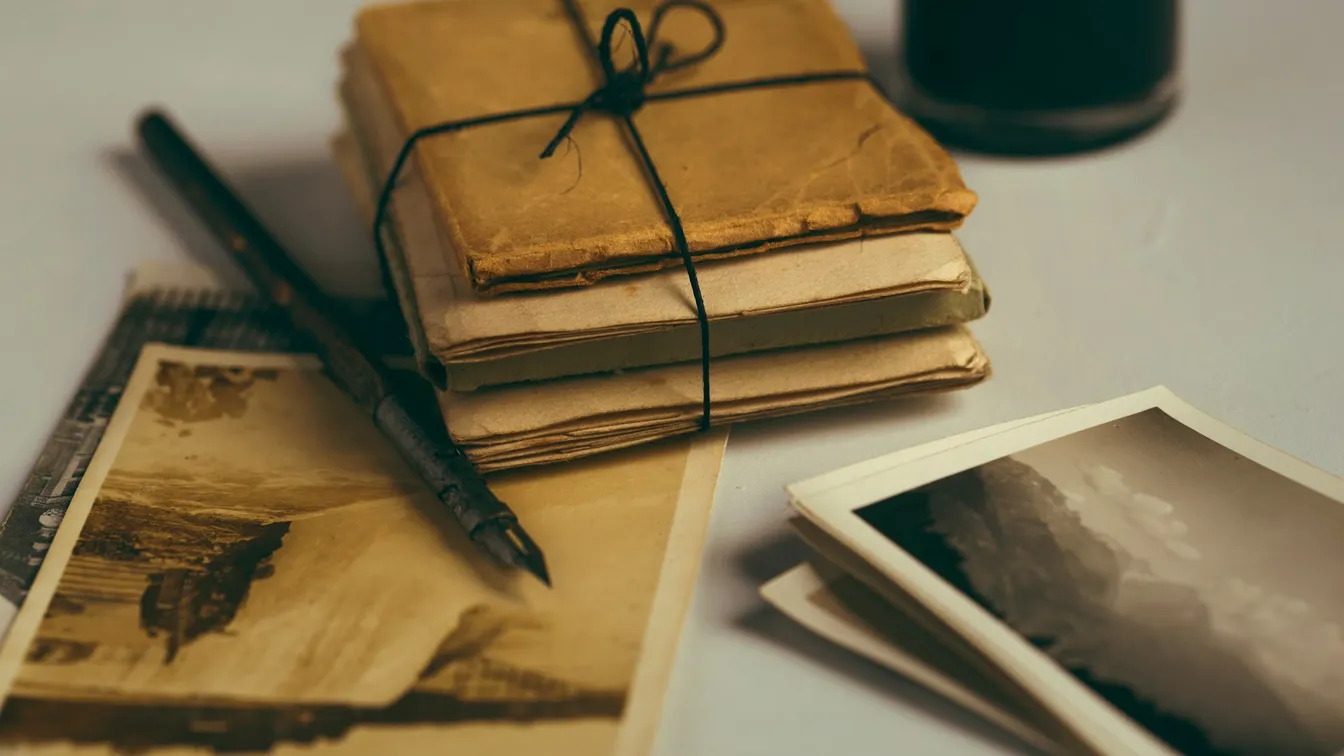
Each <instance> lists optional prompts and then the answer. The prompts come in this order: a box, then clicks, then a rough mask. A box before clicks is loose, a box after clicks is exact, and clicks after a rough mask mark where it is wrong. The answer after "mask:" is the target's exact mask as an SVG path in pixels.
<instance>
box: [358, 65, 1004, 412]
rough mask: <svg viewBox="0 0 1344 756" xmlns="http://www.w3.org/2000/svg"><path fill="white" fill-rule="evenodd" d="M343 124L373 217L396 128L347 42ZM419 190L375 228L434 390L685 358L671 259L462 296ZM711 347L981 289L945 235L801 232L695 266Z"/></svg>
mask: <svg viewBox="0 0 1344 756" xmlns="http://www.w3.org/2000/svg"><path fill="white" fill-rule="evenodd" d="M342 60H343V64H344V71H345V73H344V77H343V81H342V86H341V100H342V104H343V107H344V109H345V113H346V120H347V123H348V129H349V130H348V132H347V133H344V134H342V135H340V136H338V137H337V139H336V140H334V152H335V154H336V157H337V162H338V163H339V164H340V165H341V166H342V168H343V170H344V173H345V175H346V179H347V182H348V183H349V184H350V186H351V191H352V193H353V194H354V195H355V197H356V199H357V201H358V202H359V204H360V205H361V206H362V207H363V209H364V211H365V213H366V215H367V218H368V219H369V221H370V223H372V220H373V215H374V196H375V195H376V194H377V192H378V191H379V188H380V187H381V182H382V181H384V180H385V179H386V177H387V175H388V173H389V171H390V170H391V167H392V165H393V160H394V157H395V155H396V154H397V151H398V150H399V149H400V147H401V145H402V143H403V142H404V139H405V137H404V136H403V135H401V134H400V132H399V131H398V129H397V128H396V125H395V123H394V122H393V120H392V115H391V113H390V112H389V105H388V102H387V98H386V96H385V95H384V94H383V93H382V92H381V91H380V88H379V87H378V85H377V82H376V80H375V77H374V75H373V73H372V72H371V71H370V66H369V63H368V60H367V55H366V54H365V53H364V52H363V51H362V50H360V49H359V48H358V47H355V46H351V47H348V48H347V49H346V50H345V52H344V54H343V55H342ZM431 194H432V192H430V190H429V187H428V186H427V184H426V183H425V180H424V178H423V176H422V174H421V173H420V172H419V171H418V170H417V169H416V167H415V165H414V164H412V165H410V166H408V168H407V169H406V170H405V171H404V172H403V174H402V177H401V178H400V180H399V182H398V190H397V191H396V192H395V193H394V194H393V195H392V205H391V207H392V208H393V214H392V217H391V222H389V223H388V224H387V226H386V227H385V228H384V233H383V237H382V238H383V242H384V248H385V250H386V252H387V257H388V264H389V267H390V269H391V273H392V276H393V281H394V283H395V285H396V289H397V291H398V295H399V297H400V298H401V299H402V306H403V311H404V313H405V314H406V317H407V320H408V321H409V323H410V324H411V329H412V335H413V337H414V338H415V342H416V347H417V353H418V356H419V359H420V362H421V364H422V369H424V370H425V371H426V372H427V373H429V374H435V373H441V374H442V385H443V387H445V388H451V389H454V390H471V389H474V388H477V387H479V386H482V385H493V384H499V383H509V382H516V381H522V380H537V379H545V378H555V377H561V376H566V375H574V374H582V373H595V372H604V371H610V370H619V369H627V368H633V367H641V366H645V365H652V364H664V363H672V362H683V361H690V360H694V359H697V358H698V357H699V355H700V341H699V332H698V328H697V326H696V322H695V308H694V307H693V306H692V304H691V303H692V296H691V291H690V285H689V282H688V280H687V276H686V273H685V271H684V270H682V269H678V268H670V269H666V270H662V271H658V272H656V273H653V274H651V275H643V276H631V277H626V278H624V279H622V282H621V285H620V286H619V287H618V288H616V287H611V286H595V287H583V288H578V289H572V288H566V289H560V290H553V291H549V292H545V293H533V294H530V295H527V296H518V295H515V296H501V297H481V296H477V294H476V292H475V291H474V290H473V288H472V286H471V284H470V281H469V280H468V279H466V278H464V277H463V276H462V274H461V272H460V271H458V270H457V269H456V267H455V266H454V265H453V264H452V262H451V261H452V259H453V257H454V254H455V253H454V251H453V248H452V246H451V244H450V243H449V242H448V241H447V240H446V239H445V238H443V234H442V233H441V231H440V228H439V225H438V224H437V223H436V221H435V218H434V214H433V208H432V207H431V202H430V195H431ZM697 270H698V274H699V279H700V286H701V290H702V291H703V292H704V295H705V304H706V308H707V314H708V316H709V317H710V319H711V321H712V323H713V326H712V327H713V338H712V339H711V348H712V353H713V354H714V355H715V356H723V355H728V354H736V353H741V352H747V351H759V350H763V349H776V348H784V347H792V346H803V345H810V344H817V343H823V342H829V341H843V340H847V339H854V338H864V337H868V336H875V335H882V334H889V333H897V332H902V331H909V330H915V329H920V328H931V327H936V326H942V325H948V324H953V323H965V322H969V321H971V320H975V319H977V318H979V317H981V316H982V315H984V314H985V312H986V310H987V308H988V306H989V295H988V293H987V291H986V289H985V286H984V284H983V282H982V281H981V280H980V278H979V276H978V275H977V274H976V271H975V269H974V267H973V266H972V264H971V261H970V259H969V258H968V257H967V255H966V253H965V252H964V250H962V248H961V246H960V244H959V243H958V242H957V240H956V238H955V237H953V236H952V235H951V234H947V233H908V234H901V235H895V236H880V237H869V238H864V239H857V240H852V241H840V242H832V243H811V244H806V245H802V246H795V247H790V248H787V249H784V250H779V251H776V252H772V253H771V254H768V255H751V256H747V257H742V258H734V259H733V260H730V261H722V262H717V263H716V262H704V263H701V264H700V265H698V266H697Z"/></svg>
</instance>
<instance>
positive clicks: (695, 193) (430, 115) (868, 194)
mask: <svg viewBox="0 0 1344 756" xmlns="http://www.w3.org/2000/svg"><path fill="white" fill-rule="evenodd" d="M619 5H621V3H616V2H604V1H599V0H585V2H582V3H579V4H578V11H579V13H580V14H582V16H583V18H584V20H585V21H586V22H587V24H588V25H589V27H590V28H591V30H592V31H593V33H594V35H595V36H596V35H597V34H598V32H600V30H601V26H602V24H603V20H604V18H605V17H606V15H607V14H608V13H609V12H610V11H612V10H613V9H615V8H616V7H618V6H619ZM629 5H630V6H631V7H632V8H633V9H634V10H635V12H636V13H637V14H638V15H639V17H640V18H641V19H642V20H643V23H644V25H645V26H646V27H648V28H650V29H651V26H650V24H651V21H650V19H651V16H652V12H653V8H654V6H655V3H653V2H647V1H646V2H633V3H629ZM714 10H715V11H717V13H718V14H719V15H720V16H721V18H722V22H723V24H724V26H725V27H726V29H727V33H726V36H725V39H724V42H723V45H722V47H721V48H720V49H718V50H717V52H715V53H714V54H713V55H711V56H710V57H708V58H707V59H705V60H703V61H701V62H699V63H697V64H695V65H693V66H689V67H687V68H683V69H680V70H677V71H675V72H671V73H669V74H667V75H666V76H664V77H661V78H659V79H658V80H656V81H655V82H654V83H653V84H652V85H650V87H649V89H648V92H649V93H650V94H652V93H656V92H658V91H667V90H673V89H686V88H692V87H702V86H707V85H712V84H723V83H728V82H736V81H742V80H747V79H753V78H760V77H771V76H797V75H802V74H813V73H819V72H834V71H842V70H847V71H862V70H863V69H864V62H863V57H862V55H861V54H860V52H859V50H858V48H857V46H856V45H855V44H854V42H853V40H852V39H851V38H850V36H849V33H848V30H847V29H846V28H845V26H844V24H843V23H842V22H841V20H840V19H839V18H838V17H837V16H836V15H835V13H834V12H833V11H832V10H831V8H830V7H829V5H828V4H827V3H826V2H825V0H770V1H769V2H720V3H715V4H714ZM711 40H712V27H711V25H710V23H709V21H708V19H706V18H705V17H704V16H703V15H702V14H701V13H698V12H696V11H695V9H694V8H684V7H683V8H673V9H672V10H671V12H669V13H667V15H666V16H664V17H663V21H662V23H661V25H660V26H659V28H658V29H657V40H656V44H657V45H659V46H661V45H663V44H671V45H672V46H673V48H674V50H675V52H676V53H677V54H678V55H679V56H685V55H689V54H692V53H694V51H697V50H701V49H704V48H705V47H706V46H707V45H708V44H710V42H711ZM356 41H357V44H358V46H359V47H360V48H361V49H362V50H363V51H364V52H365V53H366V54H367V56H368V60H369V65H370V68H371V71H372V73H373V75H374V76H375V77H376V80H377V83H378V86H379V87H380V88H381V89H382V90H383V91H384V92H385V93H386V95H387V98H388V100H389V105H390V109H389V114H390V116H391V118H392V119H393V121H394V123H395V124H396V129H397V133H396V136H397V137H399V139H400V140H404V139H406V138H407V137H409V136H410V134H411V133H412V132H414V131H415V130H417V129H419V128H422V127H425V126H429V125H432V124H436V123H441V122H444V121H450V120H460V119H466V118H472V117H479V116H488V115H494V114H498V113H501V112H505V111H511V110H517V109H523V108H533V107H543V106H549V105H554V104H557V103H565V102H579V101H581V100H583V99H584V98H586V97H587V96H588V95H589V94H590V93H591V92H592V91H593V90H594V88H595V87H596V86H598V85H599V84H600V83H601V79H600V76H599V72H598V70H597V69H596V66H595V64H594V62H593V61H592V60H591V56H590V54H589V51H587V50H585V49H584V42H583V41H582V37H581V36H580V35H579V33H578V29H577V28H576V26H575V24H574V23H573V21H571V19H570V18H569V17H568V16H567V15H566V12H565V6H564V5H563V4H562V3H561V2H559V0H503V1H501V0H457V1H456V2H412V3H398V4H393V5H378V6H373V7H369V8H366V9H365V10H364V11H363V12H362V13H361V14H360V15H359V17H358V19H357V22H356ZM618 43H619V40H618ZM617 52H618V54H623V57H620V60H621V63H619V64H618V65H624V61H625V60H626V59H628V58H630V57H631V55H632V50H631V49H629V45H628V43H627V48H626V49H624V50H619V49H618V50H617ZM655 52H656V50H655ZM565 118H566V114H565V113H557V114H554V115H549V116H539V117H532V118H525V119H522V120H516V121H508V122H498V123H492V124H490V125H488V126H485V127H480V128H472V129H467V130H464V131H461V132H456V133H453V134H451V135H445V136H443V137H441V138H435V139H432V140H428V141H426V142H425V143H424V144H423V145H422V146H421V148H420V149H419V150H418V151H417V153H416V158H415V161H416V163H417V167H418V168H419V170H420V172H421V174H422V175H423V176H424V180H425V183H426V185H427V186H428V187H429V188H430V192H429V196H430V198H431V200H432V212H433V214H434V217H435V219H436V221H437V222H438V224H439V226H440V228H441V230H442V232H443V233H444V234H445V237H446V240H447V245H448V246H449V247H450V248H451V249H453V250H454V251H455V252H456V259H455V260H451V261H445V263H446V264H450V265H452V266H453V267H455V268H456V269H457V270H458V271H460V273H461V274H462V276H463V277H464V278H465V279H466V280H467V281H469V282H470V284H471V286H472V287H473V288H474V289H475V290H476V291H479V292H490V293H498V292H503V291H509V290H528V289H538V288H547V287H557V286H575V285H584V284H587V283H590V282H592V281H595V280H597V279H600V278H603V277H606V276H608V275H613V274H621V273H635V272H644V271H649V270H654V269H657V268H661V267H667V266H674V265H679V264H680V263H679V259H678V255H677V254H676V252H675V251H674V246H673V243H672V238H671V232H670V231H669V230H668V228H667V222H666V219H665V218H664V215H663V210H662V207H661V206H660V205H659V203H658V201H657V200H656V199H655V195H654V193H653V191H652V190H651V187H650V186H649V183H648V177H647V176H646V175H645V172H644V169H643V166H642V164H641V163H640V162H639V161H638V159H637V158H636V157H635V155H634V153H633V152H632V151H631V149H630V146H629V145H628V144H627V143H626V137H625V136H624V135H623V134H622V132H621V130H620V127H619V126H618V124H617V122H616V121H615V120H614V119H611V118H607V117H601V116H595V117H590V118H584V119H582V121H581V122H580V123H579V124H578V126H577V128H575V130H574V131H573V133H572V139H573V144H574V145H577V146H572V147H571V149H570V150H569V151H568V152H566V151H565V150H562V151H561V153H558V154H557V155H556V156H555V157H553V158H551V159H547V160H541V159H538V158H537V157H536V156H537V155H538V153H540V151H541V150H542V148H543V147H544V146H545V145H546V144H547V143H548V142H549V141H550V140H551V139H552V137H553V136H554V135H555V134H556V132H557V131H558V129H559V128H560V125H561V123H562V122H563V121H564V120H565ZM634 120H635V123H636V125H637V127H638V128H639V130H640V133H641V134H642V135H643V141H644V142H645V144H646V145H647V147H648V150H649V152H650V154H651V155H652V156H653V159H654V160H655V161H656V163H657V164H658V165H661V166H663V169H662V170H661V171H660V173H661V174H662V176H663V181H664V183H665V184H666V186H667V191H668V193H669V195H670V197H671V200H672V201H673V203H674V204H675V205H676V207H677V210H678V213H679V215H680V216H681V218H682V220H683V224H684V227H685V231H686V235H687V240H688V242H689V247H690V249H691V251H692V253H693V254H695V255H696V256H697V257H699V258H702V259H706V258H710V257H725V256H735V255H740V254H746V253H752V252H764V251H766V250H770V249H773V248H779V247H785V246H788V245H792V244H797V243H801V242H804V241H812V242H815V241H823V240H827V239H840V238H849V237H854V236H859V235H862V234H877V233H890V232H894V231H909V230H915V229H939V230H948V229H951V228H953V227H955V226H956V225H958V224H959V223H960V222H961V220H962V218H964V217H965V215H966V214H967V213H969V212H970V211H971V209H972V208H973V207H974V204H975V195H974V194H973V193H972V192H971V191H969V190H968V189H967V188H966V187H965V185H964V184H963V183H962V180H961V177H960V174H959V172H958V170H957V167H956V164H955V163H954V162H953V161H952V160H951V158H950V157H949V156H948V155H947V154H946V153H945V152H944V151H943V149H942V148H941V147H940V146H939V145H938V144H937V143H936V142H935V141H934V140H933V139H932V138H931V137H929V136H928V135H927V134H926V133H924V132H923V131H922V130H921V129H920V128H918V127H917V126H915V125H914V123H913V122H911V121H910V120H908V119H907V118H905V117H904V116H902V115H901V114H899V113H897V112H896V110H895V109H894V108H893V107H892V106H891V104H890V103H889V102H888V101H887V100H886V99H885V98H884V97H883V96H882V95H881V93H879V92H878V91H876V90H875V89H874V87H873V86H872V85H871V84H869V83H868V82H866V81H862V80H858V81H855V80H850V81H841V80H836V81H827V82H813V83H809V84H805V85H797V86H788V87H771V88H765V89H756V90H741V91H734V92H731V93H721V94H717V95H713V96H703V97H690V98H684V99H676V100H667V101H648V102H646V103H645V104H644V107H643V108H642V109H641V110H640V111H639V112H637V113H636V114H635V116H634ZM580 161H581V165H580ZM580 175H581V178H582V180H576V179H578V178H579V176H580Z"/></svg>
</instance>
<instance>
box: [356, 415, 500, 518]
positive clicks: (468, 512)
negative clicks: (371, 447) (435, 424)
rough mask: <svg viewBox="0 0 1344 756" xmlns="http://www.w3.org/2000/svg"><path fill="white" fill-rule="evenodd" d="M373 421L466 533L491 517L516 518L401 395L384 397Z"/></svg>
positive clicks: (477, 474)
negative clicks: (427, 427)
mask: <svg viewBox="0 0 1344 756" xmlns="http://www.w3.org/2000/svg"><path fill="white" fill-rule="evenodd" d="M373 421H374V423H375V424H377V426H378V428H379V429H380V430H382V432H383V434H384V435H386V436H387V437H388V438H390V439H392V441H393V445H394V446H395V447H396V448H397V450H398V451H399V452H401V456H402V458H403V459H405V460H406V462H407V464H409V465H410V466H411V467H412V468H413V469H414V470H415V471H416V472H417V473H418V474H419V475H420V477H421V478H423V479H424V481H425V483H426V484H427V485H428V486H429V487H430V489H431V490H433V491H434V495H435V496H437V497H438V499H439V501H440V502H442V503H443V505H444V506H445V507H447V508H448V511H449V512H450V513H452V515H453V517H455V518H457V520H458V522H460V523H462V527H463V528H465V529H466V531H467V533H468V534H470V535H473V536H474V535H476V532H477V530H478V529H479V528H480V526H481V525H484V524H486V523H488V522H491V521H494V520H501V519H509V520H515V521H516V518H515V516H514V514H513V512H512V511H510V510H509V508H508V507H507V506H505V505H504V504H503V503H502V502H501V501H500V500H499V499H498V498H496V497H495V494H494V493H493V492H492V491H491V490H490V488H489V486H488V485H486V482H485V479H484V478H482V477H481V475H480V473H478V472H477V470H476V466H475V465H473V464H472V463H471V460H469V459H467V458H466V456H465V455H464V454H462V452H461V451H460V450H458V449H457V448H456V447H454V446H450V445H447V444H441V443H437V442H435V440H434V439H432V438H430V437H429V436H428V435H427V434H426V433H425V429H424V426H422V425H421V424H420V423H418V422H417V421H416V420H415V417H414V415H413V414H412V413H411V411H410V410H409V409H408V408H407V407H406V405H405V404H404V403H403V402H402V400H401V399H400V397H397V396H395V395H394V396H388V397H387V398H385V399H383V401H382V402H380V403H379V405H378V409H377V411H376V412H375V413H374V416H373Z"/></svg>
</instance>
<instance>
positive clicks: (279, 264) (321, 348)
mask: <svg viewBox="0 0 1344 756" xmlns="http://www.w3.org/2000/svg"><path fill="white" fill-rule="evenodd" d="M137 132H138V133H139V136H140V140H141V141H142V142H143V144H144V146H145V148H146V151H147V152H148V154H149V156H150V159H151V160H153V162H154V163H155V165H156V166H157V167H158V168H159V170H160V171H161V172H162V173H163V174H164V176H166V177H167V178H168V180H169V181H171V182H172V183H173V184H174V186H176V187H177V189H178V192H179V193H180V194H181V196H182V197H183V198H184V199H185V200H186V202H187V203H188V204H190V205H191V208H192V210H194V211H195V213H196V215H197V217H198V218H200V220H201V221H202V222H203V223H204V224H205V226H206V227H207V228H208V229H209V230H210V232H211V233H212V234H213V235H214V236H215V238H216V239H218V240H219V242H220V243H221V244H222V245H223V246H224V248H225V249H227V250H228V251H229V253H230V254H231V255H232V256H233V258H234V260H235V261H236V262H237V263H238V265H239V267H241V268H242V269H243V272H244V273H246V274H247V277H248V279H249V280H250V281H251V282H252V285H253V286H255V287H256V288H257V289H259V290H260V292H261V294H262V295H263V296H265V297H267V298H268V299H269V300H270V301H271V302H273V303H274V304H276V305H277V306H279V307H280V308H281V309H282V310H283V311H284V312H285V313H286V314H287V315H288V316H289V318H290V320H291V321H292V322H293V323H294V325H295V327H296V329H297V330H299V331H300V332H303V333H305V334H307V335H309V336H311V337H312V340H313V342H314V343H313V344H312V348H313V349H314V351H316V352H317V353H318V356H319V357H320V358H321V359H322V361H323V363H325V364H326V366H327V368H328V369H329V370H330V372H331V373H332V377H333V378H334V379H335V380H337V381H338V382H340V383H341V384H342V386H343V387H344V388H345V390H346V391H347V392H348V393H349V394H350V395H351V398H352V399H354V400H355V401H356V402H357V403H358V404H359V405H360V406H361V407H362V408H363V409H364V410H365V411H366V412H367V413H368V414H370V415H372V414H373V413H374V412H375V411H376V410H377V407H378V402H379V401H380V400H381V399H382V398H383V396H385V395H386V394H387V392H388V385H387V378H386V376H385V375H384V374H383V372H382V371H381V370H379V368H378V367H377V365H376V364H375V362H374V360H375V359H376V358H373V357H371V356H370V355H369V354H368V353H367V352H366V351H365V350H363V349H361V348H360V346H359V345H358V344H356V343H355V342H354V340H353V339H352V338H351V337H350V335H349V333H350V331H349V329H347V328H344V327H343V326H342V324H340V323H339V322H338V321H337V319H336V315H335V312H336V308H335V305H334V303H332V302H330V301H329V300H328V298H327V297H326V296H325V295H324V294H323V293H322V291H321V290H320V289H319V288H318V287H317V285H316V284H315V283H314V282H313V281H312V279H310V278H309V277H308V276H307V274H305V273H304V272H303V270H302V269H301V268H299V266H298V265H297V264H296V263H295V262H294V261H293V260H291V259H290V257H289V256H288V255H287V254H285V252H284V249H283V248H282V247H281V246H280V244H279V242H277V241H276V239H275V237H274V236H273V235H272V234H271V232H270V231H269V230H268V229H267V228H266V227H265V225H263V224H262V222H261V220H260V219H258V218H257V216H256V215H255V214H254V213H253V212H252V211H251V209H249V208H248V207H247V206H246V205H245V204H243V202H242V200H241V199H239V198H238V195H237V194H236V193H235V192H234V191H233V190H232V189H231V188H230V187H229V186H228V185H227V184H226V183H225V182H224V180H223V179H222V178H221V177H220V175H219V173H218V172H217V171H216V170H215V169H214V168H213V167H212V166H211V165H210V164H209V163H207V162H206V161H205V158H203V157H202V156H201V154H200V153H199V152H198V151H197V150H196V149H195V148H193V147H192V145H191V144H190V143H188V142H187V140H186V139H185V138H184V137H183V136H182V135H181V133H180V132H179V131H178V130H177V129H176V128H174V127H173V125H172V124H171V123H170V122H169V121H168V119H167V117H166V116H164V115H163V114H161V113H158V112H154V111H151V112H149V113H146V114H144V115H142V116H141V117H140V119H139V121H138V124H137Z"/></svg>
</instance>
